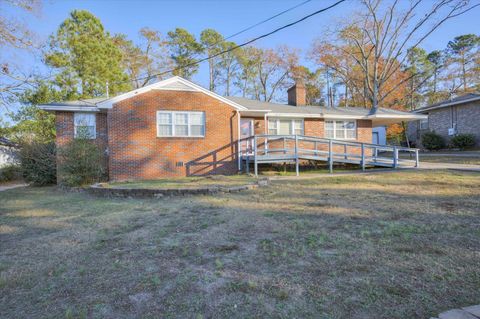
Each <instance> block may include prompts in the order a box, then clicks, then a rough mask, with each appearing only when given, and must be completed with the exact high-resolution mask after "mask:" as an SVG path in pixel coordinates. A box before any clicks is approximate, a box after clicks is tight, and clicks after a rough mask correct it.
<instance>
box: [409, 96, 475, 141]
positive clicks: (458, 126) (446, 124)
mask: <svg viewBox="0 0 480 319" xmlns="http://www.w3.org/2000/svg"><path fill="white" fill-rule="evenodd" d="M412 113H413V114H423V115H427V116H428V118H427V119H423V120H420V121H414V122H411V123H409V126H408V135H409V138H410V140H411V141H414V142H415V145H417V146H421V138H422V135H423V134H424V133H426V132H429V131H433V132H435V133H437V134H439V135H441V136H442V137H443V138H444V139H445V140H446V141H447V143H448V141H449V140H450V139H451V138H452V137H453V136H455V135H457V134H473V135H475V138H476V142H477V146H480V94H473V93H470V94H465V95H462V96H459V97H456V98H453V99H448V100H445V101H442V102H439V103H435V104H432V105H428V106H425V107H422V108H419V109H416V110H414V111H412Z"/></svg>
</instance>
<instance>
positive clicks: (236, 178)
mask: <svg viewBox="0 0 480 319" xmlns="http://www.w3.org/2000/svg"><path fill="white" fill-rule="evenodd" d="M255 181H256V178H254V177H252V176H247V175H231V176H223V175H213V176H207V177H181V178H165V179H156V180H144V181H127V182H114V183H107V184H104V187H115V188H146V189H152V188H195V187H207V186H240V185H245V184H251V183H254V182H255Z"/></svg>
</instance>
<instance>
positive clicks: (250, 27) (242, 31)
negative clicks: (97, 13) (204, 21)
mask: <svg viewBox="0 0 480 319" xmlns="http://www.w3.org/2000/svg"><path fill="white" fill-rule="evenodd" d="M312 1H313V0H306V1H303V2H301V3H299V4H297V5H294V6H293V7H290V8H288V9H285V10H283V11H281V12H279V13H277V14H275V15H273V16H271V17H269V18H267V19H264V20H262V21H260V22H257V23H255V24H253V25H251V26H249V27H246V28H245V29H242V30H240V31H238V32H235V33H234V34H231V35H229V36H228V37H225V38H223V39H221V40H219V41H217V42H215V43H212V44H210V45H208V46H207V47H206V48H205V50H208V49H210V48H212V47H214V46H216V45H217V44H219V43H221V42H223V41H226V40H229V39H231V38H234V37H236V36H237V35H240V34H242V33H245V32H247V31H249V30H251V29H253V28H255V27H258V26H259V25H262V24H264V23H266V22H268V21H271V20H273V19H275V18H277V17H279V16H281V15H283V14H285V13H288V12H290V11H292V10H295V9H296V8H298V7H301V6H303V5H305V4H307V3H309V2H312ZM198 55H199V54H198V53H197V54H193V55H192V56H190V58H195V57H197V56H198ZM154 77H155V75H150V76H148V75H147V76H144V77H139V78H138V79H132V80H130V81H135V80H143V79H145V80H146V79H149V78H154ZM115 83H117V82H115ZM118 83H124V82H118Z"/></svg>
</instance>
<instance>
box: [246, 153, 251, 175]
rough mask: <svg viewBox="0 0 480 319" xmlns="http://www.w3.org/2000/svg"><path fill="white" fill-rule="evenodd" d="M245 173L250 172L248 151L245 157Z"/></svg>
mask: <svg viewBox="0 0 480 319" xmlns="http://www.w3.org/2000/svg"><path fill="white" fill-rule="evenodd" d="M245 173H247V174H250V155H248V153H247V158H246V159H245Z"/></svg>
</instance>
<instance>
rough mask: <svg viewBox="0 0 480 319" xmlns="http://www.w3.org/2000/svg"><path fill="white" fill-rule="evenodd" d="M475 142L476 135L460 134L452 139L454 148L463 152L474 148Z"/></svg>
mask: <svg viewBox="0 0 480 319" xmlns="http://www.w3.org/2000/svg"><path fill="white" fill-rule="evenodd" d="M475 142H476V141H475V135H473V134H458V135H456V136H454V137H453V138H452V145H453V147H456V148H459V149H461V150H464V149H467V148H472V147H474V146H475Z"/></svg>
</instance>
